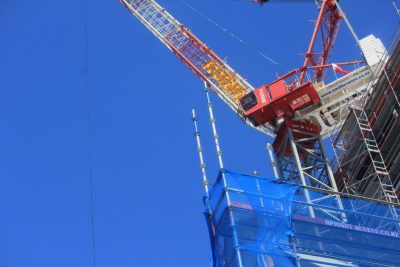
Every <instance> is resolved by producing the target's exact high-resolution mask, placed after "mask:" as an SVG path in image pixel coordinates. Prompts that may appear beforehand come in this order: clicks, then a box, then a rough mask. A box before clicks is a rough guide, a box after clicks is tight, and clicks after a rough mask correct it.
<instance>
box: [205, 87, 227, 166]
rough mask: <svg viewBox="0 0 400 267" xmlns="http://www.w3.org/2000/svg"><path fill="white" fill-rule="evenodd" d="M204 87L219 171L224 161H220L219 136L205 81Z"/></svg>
mask: <svg viewBox="0 0 400 267" xmlns="http://www.w3.org/2000/svg"><path fill="white" fill-rule="evenodd" d="M204 88H205V89H204V90H205V92H206V96H207V106H208V113H209V114H210V123H211V127H212V132H213V138H214V142H215V149H216V151H217V157H218V164H219V169H220V170H221V171H223V170H224V163H223V161H222V151H221V146H220V145H219V137H218V133H217V126H216V124H215V117H214V112H213V106H212V103H211V99H210V94H209V88H208V86H207V83H204Z"/></svg>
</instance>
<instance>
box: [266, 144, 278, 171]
mask: <svg viewBox="0 0 400 267" xmlns="http://www.w3.org/2000/svg"><path fill="white" fill-rule="evenodd" d="M267 151H268V154H269V159H270V161H271V167H272V170H273V171H274V177H275V178H277V179H279V175H278V169H277V167H276V161H275V157H274V152H273V151H272V146H271V144H270V143H268V144H267Z"/></svg>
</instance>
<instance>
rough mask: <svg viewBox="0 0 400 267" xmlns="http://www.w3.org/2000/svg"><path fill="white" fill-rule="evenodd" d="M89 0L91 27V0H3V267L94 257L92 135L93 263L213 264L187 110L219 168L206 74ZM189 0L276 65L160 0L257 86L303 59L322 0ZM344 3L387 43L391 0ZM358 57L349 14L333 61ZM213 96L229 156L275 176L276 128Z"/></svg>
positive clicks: (228, 160) (120, 13)
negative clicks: (245, 118) (272, 145)
mask: <svg viewBox="0 0 400 267" xmlns="http://www.w3.org/2000/svg"><path fill="white" fill-rule="evenodd" d="M87 1H88V16H87V21H88V34H87V36H86V37H85V31H84V21H85V16H84V14H85V12H84V1H82V0H71V1H68V2H65V1H50V0H40V1H22V2H21V1H12V0H3V1H1V2H0V40H1V41H0V58H1V64H0V211H1V215H2V219H1V220H0V236H1V238H0V266H4V267H30V266H40V267H47V266H49V267H50V266H51V267H53V266H57V267H64V266H68V267H72V266H74V267H80V266H83V267H86V266H93V261H92V239H91V238H92V236H91V217H90V184H89V160H88V159H89V157H88V147H89V146H88V142H90V147H91V153H92V170H93V189H94V191H93V193H94V194H93V197H94V218H95V228H94V229H95V245H96V261H97V266H99V267H125V266H149V267H153V266H154V267H155V266H166V267H180V266H182V267H188V266H190V267H197V266H199V267H200V266H208V264H209V255H210V247H209V240H208V233H207V229H206V224H205V222H204V219H203V215H202V210H203V207H202V202H201V197H202V193H203V190H202V186H201V176H200V171H199V168H198V158H197V154H196V145H195V140H194V137H193V125H192V122H191V120H190V112H191V108H193V107H194V108H196V109H197V110H198V113H199V119H200V121H199V124H200V130H201V132H202V135H203V139H202V140H203V144H204V150H205V156H206V161H207V166H208V174H209V177H210V179H212V178H214V177H215V176H216V174H217V161H216V158H215V152H214V147H213V146H212V139H211V133H210V127H209V123H208V118H207V113H206V99H205V96H204V93H203V90H202V83H201V82H200V80H199V79H198V78H197V77H196V76H195V75H194V74H192V73H191V72H190V71H189V70H187V69H186V67H185V66H184V65H183V64H182V63H181V62H180V61H179V60H178V59H177V58H176V57H175V56H174V55H172V54H171V53H170V52H169V51H168V50H167V49H166V48H165V47H163V45H162V44H161V43H160V42H159V41H158V40H157V39H156V38H155V37H154V36H152V34H151V33H149V32H148V30H147V29H146V28H145V27H143V26H142V25H141V24H140V23H139V22H138V21H137V19H136V18H135V17H133V16H132V15H130V14H129V13H128V11H127V10H126V9H125V8H124V7H123V6H122V5H121V4H120V3H119V1H117V0H114V1H111V0H107V1H106V0H102V1H93V0H87ZM185 1H186V2H187V3H189V4H191V5H192V6H194V7H196V8H197V9H199V10H201V11H202V12H204V13H205V14H207V15H208V16H209V17H211V18H213V19H214V20H215V21H217V22H218V23H220V24H221V25H222V26H224V27H226V28H228V29H229V30H230V31H232V32H233V33H235V34H237V35H238V36H240V37H241V38H243V39H244V40H246V41H247V42H249V43H251V44H252V45H253V46H255V47H257V48H258V49H259V50H261V51H262V52H264V53H265V54H267V55H269V56H271V57H273V58H274V59H275V60H277V61H278V62H279V63H280V64H281V66H282V67H280V68H276V67H275V66H274V65H272V64H270V63H269V62H267V61H265V60H264V59H263V58H261V57H260V56H258V55H257V54H256V53H254V52H253V51H251V50H249V49H247V48H245V47H244V46H243V45H241V44H240V43H238V42H237V41H235V40H234V39H232V38H231V37H229V36H228V35H226V34H224V33H223V32H221V31H220V30H219V29H217V28H216V27H215V26H213V25H211V24H210V23H208V22H207V21H205V20H204V19H202V18H201V17H200V16H198V15H197V14H195V13H193V12H192V11H191V10H190V9H188V8H187V7H185V6H184V5H182V3H180V2H179V1H177V0H175V1H171V0H169V1H167V0H160V1H159V2H160V4H161V5H163V6H164V7H165V8H167V9H168V10H169V11H170V13H171V14H173V15H174V16H175V17H176V18H177V19H178V20H180V21H181V22H182V23H184V24H185V25H187V26H188V27H189V28H191V29H192V31H193V32H194V33H195V34H196V35H198V36H199V37H200V39H202V40H203V41H204V42H206V43H207V44H208V45H209V46H210V47H211V48H213V49H214V50H215V51H216V52H217V54H219V55H220V56H221V57H222V58H226V59H227V60H228V62H229V64H231V66H232V67H234V68H235V69H236V70H237V71H239V72H240V73H241V74H242V75H243V76H244V77H246V78H247V79H248V80H249V82H250V83H252V84H253V85H254V86H258V85H261V84H263V83H267V82H268V81H271V80H272V79H273V78H274V77H275V73H276V72H279V73H283V70H285V69H292V68H295V67H297V66H299V65H301V64H302V62H303V57H302V56H301V55H300V54H301V53H303V52H304V51H305V49H306V47H307V46H308V41H309V38H310V35H311V31H312V23H311V22H310V20H313V19H315V18H316V15H317V13H316V10H315V7H314V5H310V4H297V5H294V4H271V5H265V6H264V7H262V8H260V7H258V6H255V5H253V4H252V3H248V2H240V1H228V0H219V1H215V0H204V1H196V0H185ZM341 2H343V8H344V9H345V10H346V11H347V14H348V16H349V18H350V20H351V22H352V23H353V26H354V28H355V30H356V31H357V33H358V35H359V36H360V37H363V36H366V35H368V34H369V33H374V34H375V35H376V36H377V37H379V38H381V39H382V41H383V42H384V43H385V44H386V45H387V44H388V43H389V41H390V39H391V37H392V34H393V32H394V30H395V27H396V26H397V24H398V16H397V14H396V13H395V10H394V8H393V6H392V1H389V0H379V1H378V0H375V1H373V0H369V1H361V0H353V1H341ZM85 40H87V44H88V50H87V52H88V54H87V59H88V69H86V64H85V55H86V53H85ZM359 57H360V52H359V51H358V49H357V47H356V45H355V42H354V40H353V39H351V37H350V34H349V32H348V30H347V29H346V27H345V25H344V24H342V28H341V31H340V32H339V36H338V41H337V46H336V48H335V53H334V56H333V60H334V61H348V60H352V59H359ZM87 70H88V71H87ZM87 84H88V87H87V86H86V85H87ZM213 101H214V103H215V113H216V116H217V123H218V129H219V133H220V137H221V143H222V150H223V152H224V155H223V156H224V161H225V165H226V166H227V168H230V169H232V170H236V171H240V172H246V173H250V172H252V171H253V170H257V171H258V172H260V173H261V174H262V175H264V176H271V170H270V169H269V165H268V158H267V153H266V151H265V149H264V147H265V144H266V142H271V140H270V139H269V138H266V137H265V136H263V135H261V134H260V133H258V132H256V131H254V130H252V129H250V128H248V127H247V126H245V125H244V124H243V123H242V122H241V121H240V120H239V119H238V118H237V117H236V115H235V114H233V113H232V112H231V111H230V110H229V109H228V108H227V107H225V106H224V104H223V103H222V102H221V101H219V100H218V99H216V98H215V96H213ZM89 102H90V106H88V103H89ZM88 109H90V114H91V120H90V123H88V120H87V111H88ZM88 132H90V138H89V141H88Z"/></svg>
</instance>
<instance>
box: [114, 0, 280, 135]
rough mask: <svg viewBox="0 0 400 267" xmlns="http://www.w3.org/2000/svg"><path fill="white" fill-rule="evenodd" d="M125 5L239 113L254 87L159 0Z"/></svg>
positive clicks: (266, 130) (266, 129)
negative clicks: (241, 101)
mask: <svg viewBox="0 0 400 267" xmlns="http://www.w3.org/2000/svg"><path fill="white" fill-rule="evenodd" d="M121 2H122V3H123V4H124V5H125V6H126V7H127V8H128V9H129V10H130V11H131V12H132V13H133V14H134V15H135V16H136V17H137V18H138V19H139V20H140V21H141V22H142V23H143V24H144V25H145V26H146V27H147V28H148V29H149V30H150V31H151V32H152V33H153V34H154V35H155V36H156V37H157V38H158V39H159V40H160V41H161V42H162V43H163V44H164V45H166V46H167V47H168V48H169V49H170V50H171V51H172V52H173V53H174V54H175V55H176V56H177V57H178V58H179V59H181V60H182V61H183V62H184V63H185V64H186V65H187V66H188V67H189V68H190V69H191V70H192V71H193V72H194V73H195V74H196V75H197V76H198V77H199V78H201V79H202V80H203V81H204V82H206V83H207V84H208V85H209V86H210V88H212V89H213V90H214V92H215V93H216V94H217V95H218V96H219V97H220V98H221V99H222V100H223V101H224V102H225V103H226V104H227V105H228V106H229V107H230V108H231V109H232V110H233V111H235V112H236V113H239V111H240V108H239V100H240V99H241V98H242V97H243V96H244V95H246V94H247V93H249V92H251V91H253V90H254V87H253V86H251V85H250V84H249V83H248V82H247V81H246V80H245V79H244V78H243V77H242V76H240V75H239V74H238V73H236V72H235V71H234V70H233V69H232V68H231V67H230V66H229V65H228V64H227V63H226V62H224V61H223V60H222V59H221V58H220V57H218V56H217V55H216V54H215V53H214V52H213V51H212V50H211V49H210V48H208V47H207V46H206V45H205V44H204V43H203V42H201V41H200V40H199V39H198V38H197V37H196V36H195V35H194V34H192V33H191V32H190V30H189V29H188V28H186V27H184V26H183V25H182V24H181V23H179V22H178V21H177V20H176V19H175V18H174V17H172V16H171V15H170V14H169V13H168V12H167V11H166V10H165V9H164V8H162V7H161V6H160V5H159V4H158V3H156V2H155V1H153V0H121ZM248 124H249V125H251V124H250V123H248ZM251 126H252V125H251ZM255 128H257V129H258V130H260V131H261V132H263V133H265V134H267V135H270V136H273V131H272V127H269V126H268V125H267V126H264V125H260V126H257V127H255Z"/></svg>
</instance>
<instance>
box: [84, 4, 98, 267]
mask: <svg viewBox="0 0 400 267" xmlns="http://www.w3.org/2000/svg"><path fill="white" fill-rule="evenodd" d="M83 4H84V50H85V51H84V53H85V59H84V60H85V63H84V64H85V67H84V69H85V72H84V73H85V92H86V97H85V98H86V118H87V119H86V123H87V155H88V164H89V187H90V189H89V190H90V220H91V228H92V258H93V267H96V242H95V229H94V197H93V155H92V131H91V112H90V110H91V108H90V107H91V105H90V104H91V102H90V88H89V57H88V1H87V0H85V1H84V3H83Z"/></svg>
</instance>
